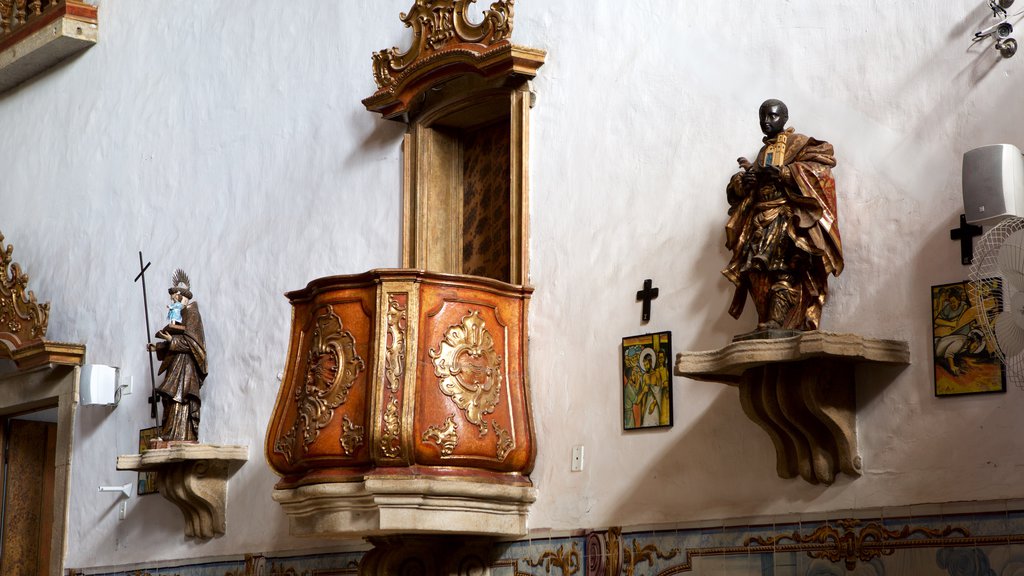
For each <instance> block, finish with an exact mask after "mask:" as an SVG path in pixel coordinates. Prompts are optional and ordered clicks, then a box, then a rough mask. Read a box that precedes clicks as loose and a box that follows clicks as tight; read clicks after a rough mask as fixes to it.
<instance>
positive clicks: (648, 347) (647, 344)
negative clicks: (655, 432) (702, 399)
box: [622, 332, 672, 430]
mask: <svg viewBox="0 0 1024 576" xmlns="http://www.w3.org/2000/svg"><path fill="white" fill-rule="evenodd" d="M671 359H672V333H671V332H659V333H657V334H644V335H642V336H629V337H627V338H623V339H622V429H623V430H640V429H643V428H660V427H665V426H671V425H672V367H671V365H670V364H669V363H670V362H671Z"/></svg>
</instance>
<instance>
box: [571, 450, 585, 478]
mask: <svg viewBox="0 0 1024 576" xmlns="http://www.w3.org/2000/svg"><path fill="white" fill-rule="evenodd" d="M571 468H572V471H573V472H579V471H581V470H583V445H582V444H577V445H576V446H573V447H572V464H571Z"/></svg>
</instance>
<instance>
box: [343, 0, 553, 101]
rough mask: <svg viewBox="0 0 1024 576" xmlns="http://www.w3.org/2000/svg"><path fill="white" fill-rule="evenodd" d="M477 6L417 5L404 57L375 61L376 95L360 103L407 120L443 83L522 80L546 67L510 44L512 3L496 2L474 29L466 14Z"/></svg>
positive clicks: (451, 2)
mask: <svg viewBox="0 0 1024 576" xmlns="http://www.w3.org/2000/svg"><path fill="white" fill-rule="evenodd" d="M474 2H475V0H417V1H416V3H415V4H414V5H413V7H412V8H411V9H410V10H409V12H408V13H403V14H402V15H401V18H402V22H404V23H405V25H406V26H407V27H409V28H412V31H413V41H412V47H410V48H409V50H408V51H406V52H399V50H398V48H388V49H386V50H381V51H380V52H377V53H375V54H374V55H373V78H374V80H375V81H376V82H377V92H375V93H374V94H373V96H370V97H369V98H367V99H365V100H363V104H364V105H365V106H366V108H367V109H368V110H372V111H374V112H379V113H380V114H381V115H382V116H384V117H385V118H388V119H403V120H404V119H406V118H403V117H404V116H406V115H408V114H409V113H410V109H411V108H413V107H414V106H413V104H414V101H415V100H416V98H417V97H420V96H423V95H424V93H425V92H426V91H427V90H430V89H432V88H434V87H435V86H437V85H439V84H442V83H444V82H447V81H450V80H456V79H464V78H466V77H467V76H468V75H475V76H479V77H481V78H484V79H491V78H500V79H502V80H505V79H508V78H513V79H521V80H526V79H529V78H533V77H534V76H536V74H537V69H538V68H540V67H541V65H543V64H544V55H545V52H544V51H543V50H536V49H534V48H527V47H524V46H516V45H514V44H512V42H511V41H510V40H509V39H510V38H511V36H512V23H513V19H514V16H515V13H514V12H515V11H514V6H515V0H498V1H497V2H495V3H493V4H491V6H490V8H489V9H488V10H487V11H486V12H485V13H484V19H483V21H482V22H481V23H480V24H473V23H472V22H471V21H470V17H469V15H468V14H467V10H468V9H469V7H470V6H472V5H473V3H474Z"/></svg>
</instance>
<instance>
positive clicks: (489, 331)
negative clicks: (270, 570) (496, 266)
mask: <svg viewBox="0 0 1024 576" xmlns="http://www.w3.org/2000/svg"><path fill="white" fill-rule="evenodd" d="M531 292H532V288H529V287H524V286H516V285H512V284H506V283H503V282H499V281H496V280H491V279H488V278H480V277H468V276H454V275H447V274H439V273H432V272H424V271H419V270H374V271H371V272H367V273H365V274H358V275H351V276H332V277H328V278H321V279H318V280H314V281H312V282H310V283H309V284H308V285H307V286H306V288H304V289H302V290H297V291H294V292H289V293H288V294H287V295H286V296H287V297H288V298H289V300H290V301H291V303H292V306H293V314H292V331H291V341H290V345H289V352H288V360H287V365H286V368H285V373H284V379H283V381H282V384H281V389H280V392H279V394H278V398H277V404H276V406H275V408H274V413H273V416H272V419H271V423H270V426H269V428H268V431H267V442H266V455H267V460H268V461H269V463H270V466H271V467H272V468H273V469H274V470H275V471H276V472H277V473H278V474H280V475H281V477H282V478H281V480H280V482H279V483H278V485H277V487H276V488H278V489H289V488H295V487H298V486H305V485H309V484H317V483H333V482H349V481H364V480H366V479H367V478H370V477H388V478H399V477H457V478H459V479H461V480H469V481H480V482H488V483H501V484H510V485H520V486H529V485H530V481H529V478H528V477H527V475H528V474H529V472H530V471H531V470H532V468H533V463H534V454H535V448H534V443H533V433H532V420H531V415H530V410H529V402H528V397H529V388H528V383H527V376H526V374H527V373H526V343H527V322H526V318H527V304H528V301H529V297H530V294H531Z"/></svg>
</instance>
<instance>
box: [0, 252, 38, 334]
mask: <svg viewBox="0 0 1024 576" xmlns="http://www.w3.org/2000/svg"><path fill="white" fill-rule="evenodd" d="M3 240H4V235H3V234H0V343H4V344H6V345H7V347H8V348H9V349H10V350H14V349H16V348H20V347H21V346H22V345H24V344H26V343H28V342H32V341H34V340H41V339H42V338H43V337H44V336H45V335H46V324H47V322H48V321H49V319H50V304H49V303H43V304H39V303H38V302H36V295H35V294H34V293H33V292H32V291H31V290H29V289H28V274H25V273H24V272H22V270H21V266H19V265H18V264H17V263H16V262H14V261H13V254H14V246H12V245H10V244H8V245H7V248H6V249H3Z"/></svg>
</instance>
